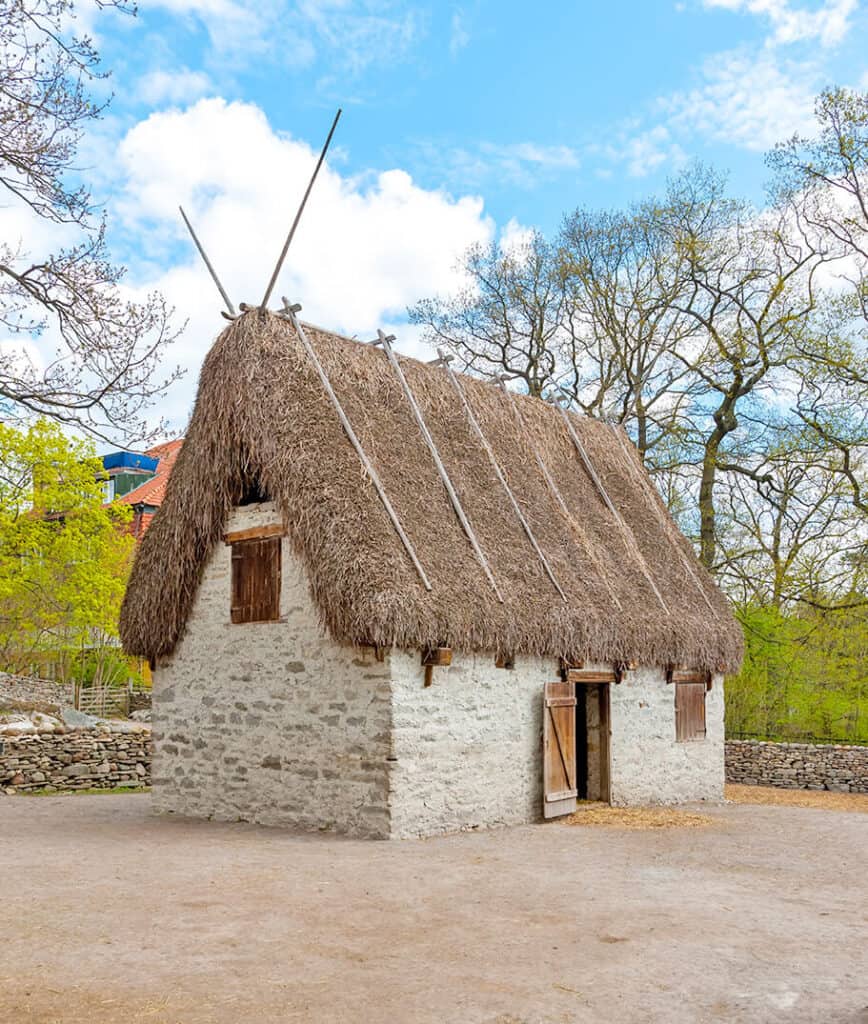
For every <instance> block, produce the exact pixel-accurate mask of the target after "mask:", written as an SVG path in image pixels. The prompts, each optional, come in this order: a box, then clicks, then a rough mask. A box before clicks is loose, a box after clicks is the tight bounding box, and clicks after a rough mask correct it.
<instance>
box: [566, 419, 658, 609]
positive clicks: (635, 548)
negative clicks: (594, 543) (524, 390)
mask: <svg viewBox="0 0 868 1024" xmlns="http://www.w3.org/2000/svg"><path fill="white" fill-rule="evenodd" d="M554 404H555V405H556V406H557V407H558V409H559V410H560V413H561V417H562V419H563V421H564V423H565V424H566V426H567V433H568V434H569V435H570V437H571V438H572V441H573V444H574V445H575V447H576V451H577V452H578V453H579V457H580V458H581V460H582V465H583V466H584V467H585V471H586V472H587V474H588V476H589V477H590V478H591V480H592V482H593V484H594V486H595V487H596V488H597V491H598V493H599V495H600V497H601V498H602V499H603V503H604V504H605V505H606V508H608V509H609V511H610V512H611V513H612V515H613V517H614V519H615V522H616V523H617V524H618V526H619V527H620V528H621V536H622V538H623V540H624V547H625V548H626V550H627V554H628V555H630V556H631V557H632V558H634V559H635V560H636V561H637V562H638V563H639V568H640V569H641V570H642V575H643V576H644V577H645V579H646V580H647V582H648V585H649V586H650V587H651V589H652V590H653V591H654V596H655V597H656V598H657V600H658V601H659V602H660V607H661V608H662V609H663V611H664V612H666V614H667V615H668V614H669V608H668V607H667V605H666V602H665V601H664V600H663V595H662V594H661V593H660V591H659V590H658V589H657V584H656V583H655V582H654V579H653V577H652V576H651V573H650V572H649V571H648V563H647V562H646V561H645V556H644V555H643V554H642V549H641V548H640V547H639V544H638V542H637V540H636V537H635V535H634V534H633V531H632V530H631V529H630V527H629V526H628V525H627V521H626V520H625V519H624V517H623V516H622V515H621V513H620V512H619V511H618V510H617V509H616V508H615V506H614V505H613V504H612V499H611V498H610V497H609V495H608V494H607V493H606V488H605V487H604V486H603V482H602V480H600V478H599V477H598V476H597V471H596V470H595V469H594V465H593V463H592V462H591V459H590V456H589V455H588V453H587V452H586V451H585V446H584V445H583V444H582V440H581V438H580V437H579V435H578V434H577V433H576V429H575V427H574V426H573V424H572V423H571V422H570V417H569V416H568V414H567V410H566V409H565V408H564V407H563V406H562V405H561V403H560V402H559V401H557V400H555V403H554Z"/></svg>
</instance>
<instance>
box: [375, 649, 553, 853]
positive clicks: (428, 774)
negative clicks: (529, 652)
mask: <svg viewBox="0 0 868 1024" xmlns="http://www.w3.org/2000/svg"><path fill="white" fill-rule="evenodd" d="M420 660H421V659H420V656H419V652H418V651H411V652H403V651H394V652H392V654H391V656H390V658H389V661H390V663H391V672H392V718H393V733H392V752H391V754H392V760H391V761H390V765H389V767H390V769H391V775H390V789H391V794H390V808H391V815H392V825H391V834H392V836H395V837H401V836H409V835H430V834H432V833H435V832H446V831H455V830H458V829H461V828H473V827H476V826H488V825H503V824H516V823H520V822H528V821H536V820H538V819H539V818H540V817H541V815H542V700H543V683H544V682H545V681H546V680H547V679H548V680H551V679H555V678H557V663H556V662H555V661H554V660H553V659H542V658H529V657H517V658H516V659H515V668H514V669H512V670H507V669H499V668H496V667H495V664H494V655H493V654H490V655H484V654H478V655H472V654H461V653H460V652H456V653H455V654H454V655H453V661H452V665H451V666H449V667H448V668H435V669H434V676H433V683H432V685H431V686H430V687H428V688H425V686H424V673H425V670H424V668H422V665H421V664H420Z"/></svg>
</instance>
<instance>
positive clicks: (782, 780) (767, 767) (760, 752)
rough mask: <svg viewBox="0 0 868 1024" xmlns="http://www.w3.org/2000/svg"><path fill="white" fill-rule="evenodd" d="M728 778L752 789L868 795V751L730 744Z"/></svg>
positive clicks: (831, 746) (749, 742)
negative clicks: (763, 788)
mask: <svg viewBox="0 0 868 1024" xmlns="http://www.w3.org/2000/svg"><path fill="white" fill-rule="evenodd" d="M726 778H727V781H728V782H740V783H744V784H746V785H748V786H779V787H782V788H784V789H832V790H839V791H841V792H851V793H868V747H849V746H839V745H834V744H828V745H825V744H811V743H764V742H761V741H758V740H728V741H727V743H726Z"/></svg>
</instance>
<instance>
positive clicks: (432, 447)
mask: <svg viewBox="0 0 868 1024" xmlns="http://www.w3.org/2000/svg"><path fill="white" fill-rule="evenodd" d="M392 341H394V335H390V334H385V333H384V332H383V331H377V340H376V341H374V342H372V344H373V345H382V346H383V351H384V352H385V353H386V355H387V356H388V359H389V362H390V363H391V364H392V369H393V370H394V371H395V376H396V377H397V378H398V380H399V382H400V384H401V387H402V388H403V389H404V394H405V395H406V396H407V401H408V402H409V403H410V408H411V409H412V410H413V417H414V418H415V420H416V423H417V424H418V425H419V430H420V431H421V433H422V437H423V438H424V440H425V444H426V445H427V446H428V451H429V452H430V453H431V458H432V459H433V460H434V465H435V466H436V467H437V472H438V474H439V475H440V479H441V480H442V481H443V486H444V487H445V488H446V493H447V494H448V495H449V501H450V502H451V503H452V507H453V509H455V515H456V516H457V517H458V521H459V523H461V528H462V530H464V533H465V534H466V535H467V539H468V540H469V541H470V546H471V547H472V548H473V553H474V554H475V555H476V559H477V561H478V562H479V564H480V565H481V566H482V569H483V571H484V573H485V576H486V578H487V579H488V582H489V583H490V584H491V587H492V589H493V590H494V592H495V594H496V595H497V600H498V601H500V602H501V603H503V595H502V594H501V593H500V588H499V587H498V586H497V580H495V578H494V574H493V573H492V571H491V568H490V567H489V565H488V559H487V558H486V557H485V552H484V551H483V550H482V548H481V547H480V546H479V541H478V540H477V539H476V534H475V533H474V532H473V527H472V526H471V525H470V520H469V519H468V518H467V515H466V513H465V511H464V508H463V507H462V505H461V499H460V498H459V497H458V493H457V492H456V490H455V488H454V487H453V486H452V481H451V480H450V479H449V474H448V473H447V472H446V467H445V466H444V465H443V460H442V459H441V458H440V453H439V452H438V451H437V445H436V444H435V443H434V438H433V437H432V436H431V432H430V431H429V430H428V427H427V425H426V423H425V417H424V416H423V415H422V410H421V409H420V408H419V403H418V402H417V401H416V397H415V395H414V394H413V390H412V388H411V387H410V385H409V384H408V383H407V378H406V377H405V376H404V371H403V370H402V369H401V364H400V363H399V362H398V359H397V357H396V356H395V353H394V352H393V351H392Z"/></svg>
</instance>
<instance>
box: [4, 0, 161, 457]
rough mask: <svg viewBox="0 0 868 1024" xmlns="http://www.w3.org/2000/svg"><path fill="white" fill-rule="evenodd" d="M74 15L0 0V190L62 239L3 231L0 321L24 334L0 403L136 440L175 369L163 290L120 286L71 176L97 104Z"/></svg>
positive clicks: (66, 3)
mask: <svg viewBox="0 0 868 1024" xmlns="http://www.w3.org/2000/svg"><path fill="white" fill-rule="evenodd" d="M96 3H97V6H99V7H113V8H116V9H117V10H119V11H122V12H125V13H134V12H135V11H134V7H133V6H132V5H129V4H127V3H125V2H124V0H96ZM73 15H74V7H73V3H72V2H71V0H0V192H5V194H6V196H7V200H8V202H9V204H11V206H12V207H13V208H14V209H16V210H18V211H24V212H25V213H26V214H27V215H28V217H29V218H30V219H31V223H32V222H33V221H38V220H42V221H47V222H50V223H51V224H53V225H55V226H56V231H55V233H56V235H57V236H58V239H60V241H59V242H58V246H57V248H56V250H55V251H54V252H50V253H46V252H34V251H33V249H34V246H33V245H32V244H31V243H30V242H29V241H28V239H27V238H22V239H18V240H14V239H10V238H8V237H7V238H6V239H5V240H4V241H2V242H0V325H2V327H3V328H4V329H5V331H6V332H7V334H8V335H11V337H12V338H13V339H18V341H19V342H20V344H19V345H17V346H15V345H11V346H6V347H4V350H3V352H2V354H0V403H2V405H3V407H4V408H5V409H6V411H7V414H13V415H14V414H15V413H16V412H24V413H26V412H31V413H36V414H40V415H46V416H50V417H52V418H53V419H56V420H59V421H61V422H65V423H69V424H72V425H74V426H77V427H81V428H84V429H86V430H88V431H89V432H90V433H92V434H95V435H96V436H98V437H101V438H109V437H112V438H117V437H118V436H122V437H126V438H130V439H132V438H137V439H140V440H141V439H144V437H145V436H146V435H147V430H146V427H145V424H144V413H145V412H146V410H147V409H148V408H149V407H150V406H151V404H152V403H153V402H154V400H156V399H157V398H158V397H159V396H160V395H161V394H162V393H163V391H164V390H165V388H166V387H167V386H168V384H169V383H170V382H171V381H172V380H173V379H174V378H175V376H176V375H177V371H170V372H169V373H168V375H167V376H165V377H164V378H162V379H160V378H158V377H157V376H156V374H157V370H158V364H159V362H160V360H161V357H162V355H163V352H164V350H165V348H166V346H167V345H168V344H169V343H170V342H171V341H172V340H173V339H174V337H175V336H176V331H175V329H174V328H173V327H172V325H171V315H172V311H171V310H170V309H168V308H167V306H166V304H165V302H164V300H163V299H162V298H161V297H160V296H159V295H151V296H148V297H147V298H146V299H145V300H144V301H135V300H134V299H133V298H131V297H130V295H129V294H127V293H126V292H125V290H124V287H123V285H122V279H123V276H124V268H123V267H120V266H117V265H116V264H114V263H113V262H112V261H111V259H110V256H109V253H108V249H107V246H106V239H105V221H104V219H101V218H99V217H98V216H97V214H96V210H95V204H94V202H93V199H92V197H91V195H90V192H89V190H88V188H87V187H86V185H84V184H82V183H81V182H80V181H79V180H78V175H77V169H76V167H75V159H76V153H77V149H78V145H79V142H80V140H81V137H82V134H83V132H84V131H85V129H86V128H87V126H88V124H89V123H90V122H92V121H94V120H95V119H97V118H99V117H100V116H101V114H102V112H103V110H104V106H103V105H100V104H98V103H95V102H94V100H93V98H92V96H91V95H90V91H89V88H90V87H91V85H92V82H93V80H94V79H95V78H97V77H102V76H103V72H102V71H101V70H100V66H99V55H98V53H97V52H96V50H95V49H94V46H93V44H92V42H91V41H90V39H89V38H87V37H86V36H80V35H76V34H75V33H74V31H70V30H69V27H68V26H69V24H70V23H71V19H72V17H73ZM27 219H28V218H27V217H26V218H25V220H27ZM34 348H35V351H34Z"/></svg>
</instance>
